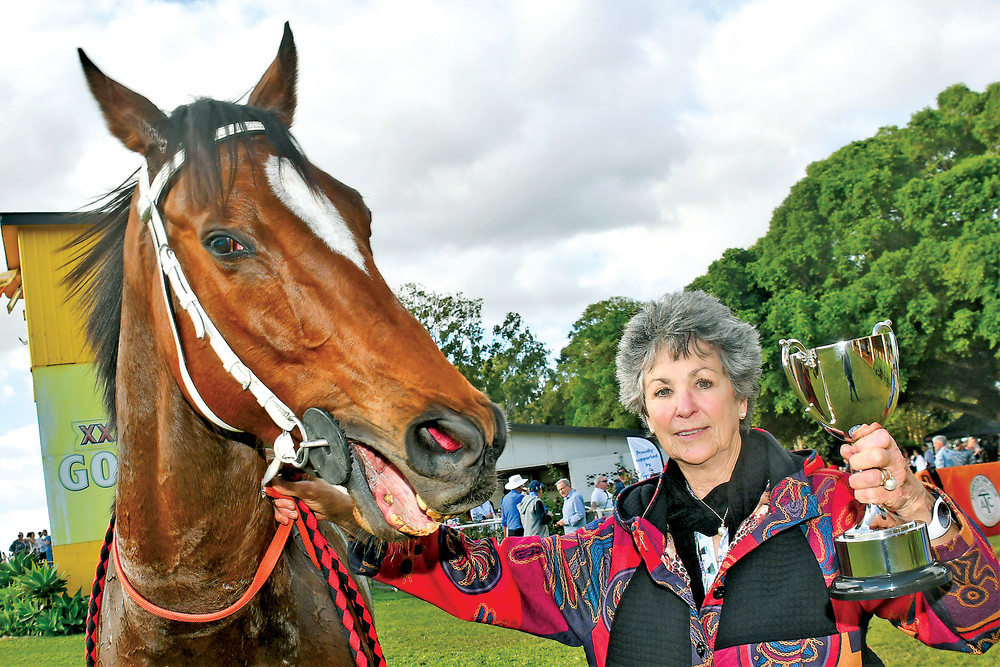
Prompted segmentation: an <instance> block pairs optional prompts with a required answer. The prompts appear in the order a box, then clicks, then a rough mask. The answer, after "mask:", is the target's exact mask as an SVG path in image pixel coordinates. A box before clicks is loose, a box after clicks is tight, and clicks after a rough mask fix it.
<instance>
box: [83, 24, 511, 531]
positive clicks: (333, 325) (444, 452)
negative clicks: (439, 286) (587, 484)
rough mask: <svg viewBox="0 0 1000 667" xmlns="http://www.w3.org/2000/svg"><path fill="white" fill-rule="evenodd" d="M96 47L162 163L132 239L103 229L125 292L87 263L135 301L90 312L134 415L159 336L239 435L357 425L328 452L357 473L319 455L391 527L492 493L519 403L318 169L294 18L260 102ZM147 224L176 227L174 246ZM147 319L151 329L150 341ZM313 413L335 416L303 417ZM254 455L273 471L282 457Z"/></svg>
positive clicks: (109, 85) (131, 218) (135, 218)
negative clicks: (486, 386) (485, 380)
mask: <svg viewBox="0 0 1000 667" xmlns="http://www.w3.org/2000/svg"><path fill="white" fill-rule="evenodd" d="M80 59H81V63H82V65H83V69H84V72H85V74H86V78H87V82H88V84H89V86H90V90H91V92H92V93H93V95H94V97H95V98H96V100H97V102H98V104H99V106H100V108H101V111H102V113H103V115H104V117H105V119H106V122H107V125H108V127H109V129H110V130H111V132H112V134H114V135H115V136H116V137H117V138H118V139H119V140H120V141H121V142H122V143H123V144H125V146H126V147H128V148H129V149H131V150H133V151H135V152H137V153H139V154H141V155H142V156H143V158H144V160H145V163H146V165H145V166H144V169H146V168H148V173H149V174H151V175H158V178H156V179H153V181H152V183H150V182H147V181H146V180H145V176H142V177H140V179H139V180H140V186H139V187H138V188H137V189H135V192H129V193H128V197H130V199H131V201H130V202H129V200H128V199H126V198H122V201H123V204H122V206H123V209H122V210H123V212H125V209H124V207H125V206H127V208H128V210H127V221H125V222H123V223H121V230H120V234H121V236H120V239H119V240H117V241H112V242H108V241H103V243H104V245H105V246H106V252H105V255H116V254H118V253H120V258H119V261H120V262H121V267H120V269H119V270H118V272H117V279H118V282H119V286H118V287H117V288H116V287H115V285H114V282H115V281H114V275H115V272H114V271H103V272H102V270H100V269H99V268H98V267H96V261H95V260H90V262H91V263H90V265H89V266H88V267H85V269H84V271H90V272H92V273H97V274H101V275H98V277H97V279H96V280H97V283H98V287H97V288H96V289H92V290H91V292H92V293H94V294H95V295H96V298H97V299H98V301H103V302H104V305H105V306H106V305H107V304H108V303H109V302H116V301H117V304H118V309H119V310H118V312H119V313H120V318H118V322H119V323H117V324H116V323H114V322H113V321H112V320H114V318H113V317H112V318H109V317H108V316H107V313H106V312H100V311H102V310H107V309H106V308H104V307H103V306H101V305H100V304H99V305H96V306H94V309H93V312H92V314H91V321H90V324H89V333H90V338H91V341H92V343H93V344H94V345H95V347H97V348H98V357H99V358H102V359H103V361H101V362H99V373H100V374H101V376H102V380H103V382H104V385H105V395H106V402H107V403H108V407H109V410H110V411H111V413H112V414H113V415H116V418H117V420H118V423H119V428H121V426H122V421H123V419H124V415H123V413H124V412H126V411H127V410H130V409H132V407H133V405H132V404H135V403H137V402H138V400H137V398H136V397H135V396H129V395H127V394H126V393H125V392H124V391H123V389H122V387H121V386H120V381H119V386H117V387H116V384H115V383H116V377H120V376H119V373H120V372H123V371H125V370H127V369H128V367H129V366H130V365H132V366H135V365H136V361H135V360H134V359H129V358H125V357H126V356H128V355H129V352H128V350H134V349H136V348H137V347H139V346H143V345H147V344H148V345H152V346H154V347H155V349H156V350H157V352H158V355H159V358H160V359H162V365H163V366H164V367H165V368H167V369H169V372H170V374H171V375H172V376H173V379H174V381H175V383H176V386H175V389H174V392H173V393H174V395H175V396H176V395H177V391H178V390H179V392H180V394H181V395H183V396H184V398H185V399H186V401H187V402H188V404H189V405H190V406H191V409H194V410H196V411H197V412H198V413H199V414H200V415H201V416H202V420H203V421H204V425H205V428H206V429H209V430H212V431H214V432H216V433H225V432H227V431H230V430H231V431H234V432H235V433H234V434H232V435H229V436H227V437H229V438H230V439H235V440H238V441H240V442H242V443H244V444H246V445H249V446H251V447H255V448H257V449H258V450H259V451H260V452H261V453H263V452H264V451H265V449H266V447H267V445H269V443H272V442H280V441H282V437H283V436H284V437H285V438H286V441H287V440H288V436H289V435H293V436H294V438H293V439H292V440H291V442H292V445H293V451H294V448H295V447H298V446H300V445H301V443H302V441H304V440H306V439H307V435H306V434H307V432H309V431H310V429H313V430H315V429H314V428H313V426H310V423H312V424H313V425H314V426H315V428H318V429H319V430H320V431H322V432H323V433H324V434H325V436H324V437H325V439H326V440H327V441H330V440H336V439H337V438H338V436H337V434H338V433H342V434H343V436H344V440H343V444H342V447H343V449H342V450H341V451H336V450H333V451H327V457H326V459H325V462H326V463H329V462H330V460H334V461H335V460H337V458H338V457H342V460H343V468H344V469H342V470H336V469H334V470H332V472H331V471H330V466H329V465H327V466H322V465H321V466H317V467H318V470H319V472H320V473H321V474H325V475H329V476H333V477H334V478H335V479H330V480H328V481H331V482H333V483H338V484H343V485H344V486H346V487H347V489H348V491H349V492H350V494H351V497H352V499H353V501H354V503H355V517H356V519H357V521H358V522H359V523H360V525H361V527H362V528H364V529H365V530H367V531H368V532H370V533H371V534H373V535H375V536H378V537H380V538H383V539H389V540H398V539H403V538H405V537H406V536H407V535H422V534H427V533H428V532H430V531H431V530H433V529H434V527H435V526H436V524H437V523H438V522H439V521H440V520H441V519H442V517H443V516H446V515H449V514H455V513H458V512H461V511H463V510H465V509H467V508H469V507H472V506H474V505H476V504H478V503H480V502H482V500H484V499H485V498H486V497H488V496H489V495H490V494H491V493H492V491H493V489H494V487H495V484H496V471H495V464H496V460H497V457H498V456H499V455H500V453H501V451H502V450H503V447H504V443H505V439H506V425H505V420H504V418H503V415H502V413H501V412H500V410H499V408H498V407H497V406H496V405H495V404H493V403H491V402H490V401H489V399H487V397H486V396H484V395H483V394H482V393H481V392H479V391H477V390H476V389H475V388H474V387H472V385H470V383H469V382H468V381H467V380H466V379H465V378H464V377H462V375H461V374H460V373H459V372H458V371H457V370H456V369H455V368H454V367H453V366H452V365H451V364H450V363H448V361H447V360H446V359H445V357H444V356H443V355H442V353H441V352H440V350H438V349H437V347H436V346H435V344H434V342H433V341H432V339H431V337H430V336H429V334H428V333H427V331H426V330H425V329H424V328H423V327H422V326H421V325H420V323H419V322H418V321H417V320H416V319H414V317H413V316H412V315H410V313H408V312H407V311H406V309H405V308H404V307H403V306H402V305H401V304H400V302H399V301H398V300H397V299H396V297H395V295H394V294H393V293H392V291H391V290H390V289H389V287H388V286H387V285H386V283H385V281H384V280H383V278H382V276H381V275H380V273H379V271H378V269H377V268H376V266H375V262H374V259H373V257H372V249H371V244H370V236H371V212H370V210H369V209H368V207H367V206H366V205H365V203H364V201H363V200H362V198H361V195H360V194H359V193H358V192H357V191H356V190H354V189H352V188H350V187H348V186H347V185H345V184H343V183H340V182H339V181H337V180H336V179H334V178H332V177H331V176H330V175H328V174H327V173H325V172H323V171H322V170H320V169H319V168H317V167H316V166H314V165H313V164H311V163H310V162H309V161H308V160H307V159H306V157H305V155H304V153H303V152H302V151H301V149H300V148H299V146H298V144H297V143H296V142H295V140H294V138H293V137H292V135H291V134H290V131H289V128H290V126H291V124H292V119H293V116H294V113H295V106H296V93H295V82H296V73H297V57H296V50H295V45H294V42H293V39H292V34H291V30H290V29H289V27H288V25H287V24H286V25H285V33H284V37H283V39H282V42H281V45H280V48H279V50H278V54H277V57H276V58H275V59H274V61H273V63H272V64H271V65H270V67H269V68H268V69H267V71H266V72H265V73H264V75H263V77H262V78H261V79H260V81H259V83H258V84H257V85H256V87H255V88H254V89H253V92H252V93H251V94H250V96H249V99H248V103H247V104H245V105H241V104H235V103H229V102H220V101H216V100H209V99H199V100H196V101H194V102H192V103H191V104H188V105H184V106H181V107H178V108H177V109H176V110H174V111H173V112H172V113H171V114H165V113H164V112H162V111H160V109H158V108H157V107H156V106H155V105H154V104H153V103H152V102H150V101H149V100H148V99H146V98H145V97H143V96H142V95H139V94H138V93H135V92H133V91H132V90H130V89H128V88H126V87H125V86H123V85H121V84H120V83H118V82H116V81H114V80H112V79H110V78H109V77H107V76H106V75H104V74H103V73H102V72H101V71H100V70H99V69H98V68H97V67H96V66H95V65H94V64H93V63H92V62H91V61H90V59H89V58H88V57H87V56H86V55H85V54H84V53H83V51H82V50H81V51H80ZM158 181H159V182H158ZM143 183H145V190H144V189H143V186H142V184H143ZM150 218H156V219H160V220H161V221H162V227H163V230H164V235H165V238H164V239H158V238H157V232H156V231H155V230H154V229H153V228H152V226H151V223H150V224H147V223H148V221H149V219H150ZM99 243H101V242H99ZM116 243H117V245H115V244H116ZM107 247H110V248H117V249H113V250H111V251H110V252H108V251H107ZM158 256H159V261H158ZM164 263H166V264H164ZM172 273H176V274H177V275H181V276H182V277H183V278H184V279H185V281H186V283H187V285H188V286H189V287H190V290H189V291H190V293H188V292H185V291H184V290H183V289H179V288H178V286H177V282H176V280H175V278H176V276H174V275H171V274H172ZM103 274H107V276H111V277H110V278H108V277H106V276H105V277H102V275H103ZM163 275H166V276H167V278H166V280H165V279H164V278H163V277H162V276H163ZM165 284H166V285H169V286H170V287H169V288H165V287H163V286H162V285H165ZM116 289H117V291H115V290H116ZM109 291H110V292H111V293H112V296H108V294H107V293H106V292H109ZM192 295H193V297H194V301H197V302H198V304H200V305H199V306H198V308H200V309H201V310H198V309H197V308H195V307H194V306H193V305H192V303H191V301H192ZM184 311H187V312H188V313H191V316H190V317H186V316H184ZM143 319H145V320H148V321H149V323H148V326H146V327H145V330H146V331H148V332H149V334H148V335H146V336H145V338H144V339H142V340H140V338H141V336H140V334H139V333H137V332H140V331H142V330H143V326H142V325H145V324H147V323H146V322H144V321H142V320H143ZM109 322H111V324H109ZM116 328H117V330H116ZM206 330H207V331H208V333H206ZM213 335H215V336H216V338H218V339H219V340H221V341H224V342H223V343H222V345H223V346H224V347H226V348H228V349H229V350H230V351H231V354H232V355H233V357H232V358H228V357H227V354H228V353H224V352H220V350H219V346H218V345H217V344H216V343H217V342H218V341H217V340H213ZM175 337H176V340H175ZM102 350H103V352H102ZM119 351H121V354H119ZM233 359H236V361H233ZM234 366H235V367H236V370H234V369H233V367H234ZM133 370H134V369H133ZM134 372H144V371H142V370H138V371H135V370H134ZM145 372H154V371H153V369H152V368H151V369H148V370H147V371H145ZM185 375H187V376H188V377H187V378H184V377H183V376H185ZM254 381H256V382H258V383H259V385H260V387H263V389H262V390H261V391H262V392H264V394H265V395H264V397H263V398H262V396H261V392H258V391H254V390H253V389H254V387H256V385H254V384H253V382H254ZM248 389H250V390H251V391H248ZM272 399H273V400H272ZM150 400H151V401H152V402H153V403H155V402H156V401H157V400H160V399H156V398H155V397H154V398H152V399H150ZM175 402H176V401H175ZM166 403H167V401H166V399H163V400H162V401H161V404H160V405H159V408H158V409H166ZM275 405H277V406H279V407H280V409H278V410H277V412H278V413H280V414H279V416H278V417H275V415H274V413H275V411H276V410H275V409H274V406H275ZM310 408H312V409H314V410H312V411H310ZM284 410H287V414H285V413H284V412H283V411H284ZM307 411H309V412H310V413H312V414H313V415H316V414H319V415H321V417H322V416H327V415H332V416H333V417H335V418H336V422H334V421H333V420H332V419H330V418H327V419H326V422H327V425H326V426H324V425H323V424H322V422H323V421H324V419H322V418H320V419H319V420H318V421H317V419H316V418H313V420H312V422H310V421H309V420H308V419H307V420H305V426H304V427H303V421H302V419H303V415H305V414H306V413H307ZM282 418H284V419H287V420H290V422H289V424H290V425H287V424H286V425H282ZM324 429H325V430H324ZM338 429H339V430H338ZM308 437H309V438H313V436H312V435H310V436H308ZM209 442H211V441H209ZM286 444H287V442H286ZM329 444H330V445H333V446H335V445H336V443H334V442H331V443H329ZM206 446H211V445H210V444H209V445H206ZM317 451H322V450H317ZM319 458H323V457H319ZM300 460H301V459H300ZM255 461H256V463H255V468H256V469H255V470H254V474H256V475H258V477H259V476H260V475H262V474H263V473H264V471H265V469H266V467H267V462H266V461H265V458H264V456H259V457H256V458H255Z"/></svg>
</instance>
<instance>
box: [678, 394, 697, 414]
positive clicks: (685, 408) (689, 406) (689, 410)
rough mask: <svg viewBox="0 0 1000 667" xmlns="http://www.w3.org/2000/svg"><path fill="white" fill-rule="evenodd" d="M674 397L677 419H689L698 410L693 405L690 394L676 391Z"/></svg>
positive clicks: (692, 397) (692, 398)
mask: <svg viewBox="0 0 1000 667" xmlns="http://www.w3.org/2000/svg"><path fill="white" fill-rule="evenodd" d="M676 397H677V416H678V417H690V416H691V415H692V414H694V412H695V411H696V410H697V409H698V408H697V406H696V405H695V402H694V396H692V395H691V392H689V391H678V392H677V394H676Z"/></svg>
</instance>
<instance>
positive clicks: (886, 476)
mask: <svg viewBox="0 0 1000 667" xmlns="http://www.w3.org/2000/svg"><path fill="white" fill-rule="evenodd" d="M879 471H880V472H881V473H882V486H884V487H885V490H886V491H895V490H896V487H897V486H899V484H898V483H897V482H896V478H895V477H893V476H892V473H891V472H889V471H888V470H886V469H885V468H880V469H879Z"/></svg>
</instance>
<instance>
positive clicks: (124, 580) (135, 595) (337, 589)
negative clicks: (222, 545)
mask: <svg viewBox="0 0 1000 667" xmlns="http://www.w3.org/2000/svg"><path fill="white" fill-rule="evenodd" d="M265 492H266V493H267V495H268V496H270V497H271V498H288V496H284V495H282V494H280V493H278V492H277V491H275V490H273V489H271V488H267V489H265ZM296 505H297V507H298V510H299V518H298V519H297V520H296V525H297V526H298V529H299V535H300V536H301V537H302V543H303V545H305V546H306V554H307V555H308V556H309V559H310V560H311V561H312V562H313V565H314V566H316V568H317V569H318V570H319V571H320V572H322V573H323V575H324V576H325V577H326V580H327V583H328V584H329V585H330V588H331V596H332V597H333V599H334V602H335V603H336V605H337V607H338V608H339V609H340V611H341V621H342V623H341V624H342V627H343V629H344V633H345V635H346V636H347V640H348V644H349V646H350V647H351V652H352V654H353V655H354V662H355V664H356V665H357V667H369V665H371V667H384V665H385V664H386V663H385V657H384V656H383V654H382V646H381V644H380V642H379V639H378V634H377V633H376V631H375V623H374V621H373V620H372V616H371V614H370V613H369V611H368V608H367V607H366V606H365V603H364V600H363V599H362V597H361V593H360V592H359V591H358V589H357V586H356V585H355V583H354V580H352V579H351V577H350V575H349V574H348V572H347V569H346V568H345V567H344V564H343V563H342V562H341V560H340V558H339V557H338V556H337V552H336V551H334V549H333V547H332V546H330V543H329V542H327V541H326V538H325V537H323V534H322V533H320V531H319V522H318V520H317V519H316V515H315V514H313V512H312V510H311V509H309V506H308V505H306V504H305V503H304V502H302V501H301V500H298V499H296ZM291 530H292V524H291V523H287V524H285V525H281V526H279V527H278V530H277V532H275V534H274V538H273V539H272V540H271V544H270V546H269V547H268V548H267V552H266V553H265V555H264V558H263V560H262V561H261V564H260V565H259V566H258V568H257V573H256V574H255V575H254V578H253V582H252V583H251V584H250V587H249V588H247V590H246V591H245V592H244V593H243V595H242V596H240V598H239V599H238V600H237V601H236V602H234V603H233V604H231V605H229V606H228V607H226V608H225V609H221V610H219V611H215V612H209V613H203V614H191V613H185V612H178V611H173V610H170V609H164V608H163V607H160V606H158V605H156V604H154V603H152V602H150V601H149V600H147V599H146V598H144V597H143V596H142V594H140V593H139V592H138V591H137V590H135V588H134V587H133V586H132V584H131V582H129V580H128V577H127V576H126V575H125V571H124V569H122V565H121V560H120V558H119V555H118V531H117V530H116V529H115V517H114V516H113V515H112V517H111V522H110V524H109V525H108V530H107V533H106V534H105V536H104V545H103V546H102V547H101V559H100V562H99V563H98V566H97V573H96V575H95V577H94V586H93V589H92V591H91V595H90V605H89V607H88V609H87V631H86V632H87V634H86V646H87V655H86V658H87V667H92V666H93V665H96V664H97V655H98V651H97V642H98V635H97V630H98V625H99V620H100V611H101V605H102V602H103V595H104V587H105V583H106V581H107V565H108V560H109V558H110V559H111V560H113V562H114V564H115V572H117V574H118V580H119V581H120V582H121V585H122V588H123V589H124V590H125V592H126V593H127V594H128V596H129V597H130V598H132V601H133V602H135V603H136V604H137V605H139V607H141V608H142V609H144V610H146V611H147V612H149V613H151V614H153V615H155V616H159V617H160V618H164V619H167V620H170V621H180V622H185V623H210V622H212V621H219V620H222V619H224V618H227V617H228V616H231V615H232V614H234V613H236V612H237V611H239V610H240V609H242V608H243V607H244V606H246V604H247V603H248V602H250V600H251V599H252V598H253V597H254V596H255V595H256V594H257V593H258V592H259V591H260V589H261V587H262V586H263V585H264V582H266V581H267V579H268V577H269V576H270V574H271V572H272V571H273V570H274V566H275V565H276V564H277V562H278V560H279V559H280V558H281V554H282V552H283V551H284V548H285V544H286V543H287V540H288V536H289V535H290V534H291ZM352 612H353V613H352ZM355 617H356V618H357V620H358V623H357V624H355ZM356 625H357V626H360V630H361V633H363V634H364V636H363V637H362V634H361V633H359V632H358V627H356ZM365 648H367V649H368V651H369V652H370V653H371V655H372V656H373V660H372V661H369V659H368V655H367V654H366V652H365Z"/></svg>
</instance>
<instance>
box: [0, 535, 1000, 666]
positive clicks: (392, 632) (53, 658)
mask: <svg viewBox="0 0 1000 667" xmlns="http://www.w3.org/2000/svg"><path fill="white" fill-rule="evenodd" d="M990 542H991V543H992V544H993V547H994V549H997V550H998V551H1000V537H994V538H992V539H991V540H990ZM374 611H375V619H376V622H377V623H378V626H379V636H380V637H381V640H382V648H383V651H384V652H385V657H386V660H387V662H388V663H389V665H390V667H411V666H413V667H417V666H419V665H434V666H435V667H466V666H470V665H472V666H480V665H481V666H490V667H492V666H493V665H501V666H503V665H518V666H519V667H521V666H531V667H557V666H561V665H586V664H587V661H586V659H585V658H584V656H583V649H579V648H569V647H566V646H563V645H562V644H559V643H557V642H554V641H550V640H547V639H538V638H536V637H531V636H529V635H526V634H523V633H521V632H515V631H513V630H504V629H502V628H493V627H486V626H483V625H479V624H477V623H466V622H463V621H459V620H457V619H455V618H453V617H452V616H450V615H448V614H446V613H444V612H443V611H440V610H439V609H436V608H435V607H432V606H431V605H429V604H427V603H426V602H422V601H421V600H418V599H416V598H413V597H410V596H409V595H406V594H404V593H399V592H395V591H388V590H382V589H379V590H377V591H376V594H375V610H374ZM868 641H869V644H870V645H871V647H872V649H874V650H875V652H876V653H877V654H878V655H879V656H880V657H881V658H882V660H883V661H884V662H885V664H886V665H887V666H888V667H923V666H924V665H932V666H934V667H968V666H970V665H983V666H986V665H1000V656H997V655H991V654H987V655H985V656H968V655H962V654H955V653H949V652H947V651H935V650H932V649H929V648H927V647H926V646H924V645H923V644H921V643H920V642H918V641H916V640H914V639H911V638H909V637H908V636H906V635H904V634H903V633H901V632H899V631H898V630H896V629H894V628H893V627H892V626H891V625H889V623H888V622H886V621H883V620H881V619H875V621H873V623H872V626H871V632H870V633H869V635H868ZM83 650H84V649H83V635H75V636H72V637H58V638H55V639H46V638H42V637H18V638H7V639H0V665H3V666H4V667H38V665H45V666H46V667H71V666H72V667H75V666H78V665H83V664H84V658H83ZM998 650H1000V649H994V651H998Z"/></svg>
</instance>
